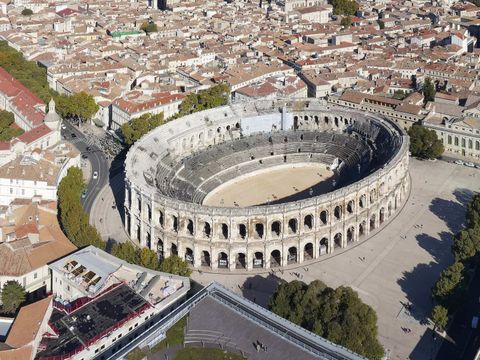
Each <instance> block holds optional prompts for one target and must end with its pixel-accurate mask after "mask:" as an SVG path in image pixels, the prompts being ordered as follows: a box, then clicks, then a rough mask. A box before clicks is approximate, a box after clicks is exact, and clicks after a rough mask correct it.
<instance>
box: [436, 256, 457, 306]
mask: <svg viewBox="0 0 480 360" xmlns="http://www.w3.org/2000/svg"><path fill="white" fill-rule="evenodd" d="M464 269H465V267H464V266H463V264H462V263H461V262H455V263H453V264H452V265H450V266H449V267H448V268H446V269H445V270H443V271H442V273H441V274H440V278H439V279H438V281H437V282H436V284H435V285H434V286H433V289H432V296H433V298H434V299H435V300H436V301H437V302H438V303H440V304H442V305H445V304H452V303H455V302H456V301H457V300H458V297H459V295H460V294H459V292H458V290H459V285H460V284H461V282H462V280H463V279H464V275H463V272H464Z"/></svg>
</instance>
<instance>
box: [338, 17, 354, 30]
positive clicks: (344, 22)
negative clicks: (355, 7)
mask: <svg viewBox="0 0 480 360" xmlns="http://www.w3.org/2000/svg"><path fill="white" fill-rule="evenodd" d="M340 25H341V26H343V27H345V28H347V27H350V26H351V25H352V17H351V16H350V15H348V16H345V17H343V18H342V20H341V21H340Z"/></svg>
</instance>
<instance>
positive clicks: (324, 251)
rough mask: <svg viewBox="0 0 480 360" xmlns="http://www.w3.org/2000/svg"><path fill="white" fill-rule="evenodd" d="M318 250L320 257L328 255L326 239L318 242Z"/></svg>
mask: <svg viewBox="0 0 480 360" xmlns="http://www.w3.org/2000/svg"><path fill="white" fill-rule="evenodd" d="M319 249H320V250H319V253H320V255H325V254H327V253H328V239H327V238H326V237H324V238H322V239H321V240H320V246H319Z"/></svg>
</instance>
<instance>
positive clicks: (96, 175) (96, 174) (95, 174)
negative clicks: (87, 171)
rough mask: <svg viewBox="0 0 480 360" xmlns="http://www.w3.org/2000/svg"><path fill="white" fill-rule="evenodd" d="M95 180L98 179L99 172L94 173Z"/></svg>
mask: <svg viewBox="0 0 480 360" xmlns="http://www.w3.org/2000/svg"><path fill="white" fill-rule="evenodd" d="M93 178H94V179H98V171H94V172H93Z"/></svg>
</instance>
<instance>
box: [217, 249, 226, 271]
mask: <svg viewBox="0 0 480 360" xmlns="http://www.w3.org/2000/svg"><path fill="white" fill-rule="evenodd" d="M218 267H219V268H220V269H227V268H228V255H227V254H226V253H224V252H221V253H219V254H218Z"/></svg>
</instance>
